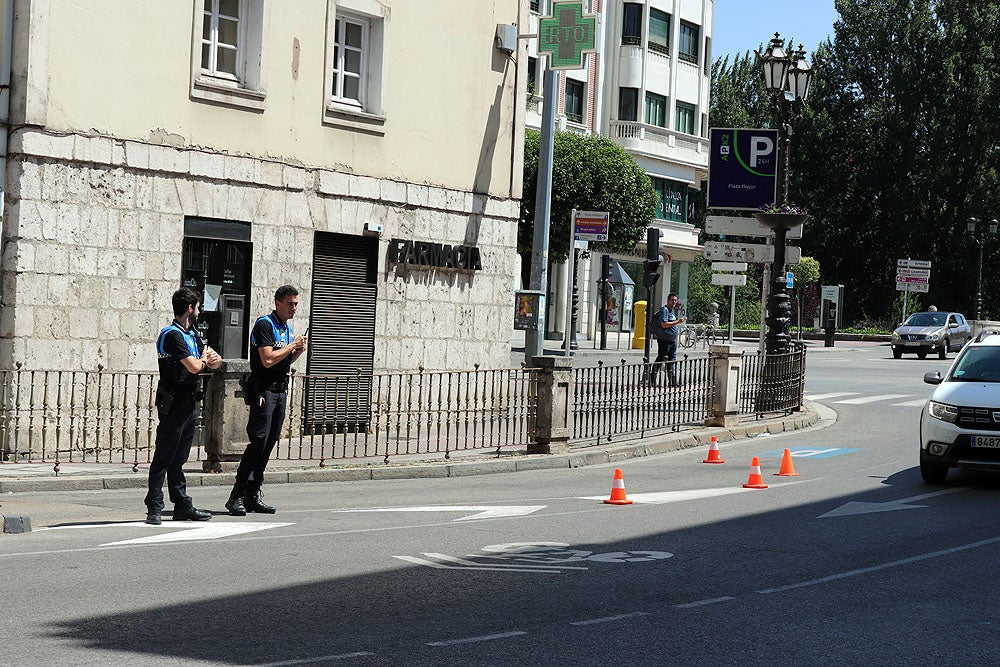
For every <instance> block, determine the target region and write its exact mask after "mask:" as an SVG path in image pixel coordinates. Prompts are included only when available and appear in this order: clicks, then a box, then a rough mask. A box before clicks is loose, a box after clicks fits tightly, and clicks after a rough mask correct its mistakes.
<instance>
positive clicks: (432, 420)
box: [273, 366, 538, 463]
mask: <svg viewBox="0 0 1000 667" xmlns="http://www.w3.org/2000/svg"><path fill="white" fill-rule="evenodd" d="M537 395H538V390H537V378H536V376H535V371H533V370H532V369H500V370H479V368H478V366H477V367H476V370H473V371H444V372H427V371H423V370H420V371H419V372H416V373H392V374H384V375H370V376H363V375H355V376H331V375H300V374H293V375H292V377H291V380H290V383H289V389H288V408H287V416H286V419H285V427H284V438H283V440H282V441H281V442H279V443H278V446H277V447H276V449H275V453H274V456H273V458H277V459H288V460H318V461H320V462H321V463H322V462H323V461H326V460H329V459H351V458H363V457H372V456H381V457H382V458H383V460H384V461H385V462H388V461H389V460H390V457H392V456H400V455H404V454H431V453H443V454H444V456H445V458H449V457H450V453H451V452H454V451H458V450H468V449H486V448H492V449H495V450H497V452H498V453H499V451H500V450H501V449H502V448H504V447H512V446H520V445H527V443H528V441H529V440H530V438H531V435H532V433H533V430H534V424H535V416H536V410H537V404H538V402H537V401H538V396H537Z"/></svg>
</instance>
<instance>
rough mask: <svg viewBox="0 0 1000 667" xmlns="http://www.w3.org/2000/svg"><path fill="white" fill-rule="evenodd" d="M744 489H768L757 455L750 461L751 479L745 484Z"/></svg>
mask: <svg viewBox="0 0 1000 667" xmlns="http://www.w3.org/2000/svg"><path fill="white" fill-rule="evenodd" d="M743 488H744V489H766V488H767V484H765V483H764V478H763V477H762V476H761V474H760V459H759V458H757V457H756V456H755V457H753V460H751V461H750V479H748V480H747V483H746V484H744V485H743Z"/></svg>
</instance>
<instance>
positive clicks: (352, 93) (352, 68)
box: [332, 17, 371, 108]
mask: <svg viewBox="0 0 1000 667" xmlns="http://www.w3.org/2000/svg"><path fill="white" fill-rule="evenodd" d="M370 31H371V24H370V23H369V21H367V20H365V19H358V18H353V17H350V18H349V17H344V18H338V19H336V20H335V21H334V29H333V32H334V42H333V91H332V94H333V99H334V100H335V101H337V102H342V103H346V104H352V105H357V106H358V107H360V108H364V106H365V97H364V95H365V89H364V86H363V85H362V84H363V82H364V80H365V78H366V76H367V73H366V60H367V44H368V34H369V32H370Z"/></svg>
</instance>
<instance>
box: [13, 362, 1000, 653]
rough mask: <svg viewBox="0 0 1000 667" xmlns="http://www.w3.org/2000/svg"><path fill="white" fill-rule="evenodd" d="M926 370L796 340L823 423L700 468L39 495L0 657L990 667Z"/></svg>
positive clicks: (976, 500)
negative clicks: (266, 512)
mask: <svg viewBox="0 0 1000 667" xmlns="http://www.w3.org/2000/svg"><path fill="white" fill-rule="evenodd" d="M947 363H949V362H943V361H937V360H930V359H928V360H923V361H918V360H916V359H914V358H910V357H907V358H904V359H902V360H898V361H897V360H893V359H892V358H891V354H890V353H889V350H888V348H887V347H873V348H871V349H870V350H862V351H850V352H848V351H844V352H826V353H821V354H816V355H811V356H810V358H809V362H808V379H807V392H806V393H807V396H814V397H816V400H817V402H818V403H819V404H821V405H822V406H824V407H822V408H821V409H822V410H823V414H824V416H825V417H826V418H827V419H826V420H825V421H824V423H823V424H822V425H821V426H820V427H818V428H812V429H807V430H803V431H801V432H795V433H789V434H785V435H781V436H764V437H759V438H755V439H752V440H743V441H734V442H731V443H723V444H722V446H721V449H722V456H723V458H724V459H725V460H726V463H725V464H724V465H717V466H716V465H705V464H703V463H702V462H701V461H702V459H704V458H705V457H706V455H707V452H706V451H701V450H685V451H680V452H674V453H671V454H666V455H662V456H657V457H650V458H643V459H633V460H628V461H622V462H621V463H619V464H616V465H606V466H593V467H587V468H578V469H569V470H544V471H534V472H522V473H517V474H503V475H489V476H479V477H468V478H461V477H458V478H446V479H414V480H394V481H377V482H375V481H369V482H357V483H336V484H288V485H280V486H274V487H272V488H269V489H268V490H267V501H268V502H271V503H273V504H275V505H277V506H278V507H279V508H280V511H279V513H278V514H276V515H273V516H262V515H255V516H251V517H247V518H235V517H227V516H216V517H214V518H213V520H212V521H210V522H208V523H206V524H192V523H184V524H179V525H173V524H172V522H169V521H167V522H165V523H164V525H163V526H161V527H151V526H145V525H143V524H138V523H135V521H136V520H137V518H139V516H138V513H137V511H136V508H137V507H138V506H139V505H140V504H141V494H140V493H137V492H136V491H104V492H86V493H84V492H77V493H61V494H46V495H45V497H44V498H41V497H40V498H37V499H35V500H36V502H39V503H62V504H73V505H75V506H77V509H78V511H79V514H80V515H81V516H83V515H89V517H90V518H89V519H88V520H87V521H85V522H82V523H79V524H76V523H73V524H68V525H62V526H52V527H45V529H39V528H36V530H34V531H33V532H31V533H27V534H23V535H16V536H9V535H8V536H3V537H0V581H2V584H0V614H2V617H3V619H4V621H3V623H2V624H0V665H6V664H10V665H43V664H44V665H70V664H72V665H191V664H201V665H525V664H537V665H601V666H607V665H829V664H837V665H872V664H876V665H994V664H996V663H997V660H998V658H997V656H998V655H1000V635H998V632H997V629H998V628H997V625H998V624H1000V619H998V611H1000V595H998V590H997V589H998V585H997V583H996V577H995V576H993V574H992V569H991V564H992V563H994V562H996V561H997V559H998V557H1000V529H998V527H997V521H996V511H995V503H996V501H997V499H998V495H997V493H998V489H1000V485H998V481H997V480H996V479H994V478H992V477H989V476H985V475H979V476H975V475H971V474H968V473H957V472H953V473H952V476H951V477H950V479H949V483H948V484H946V485H941V486H936V485H927V484H924V483H922V482H921V480H920V476H919V472H918V471H917V468H916V465H917V449H916V447H917V418H918V415H919V410H920V407H919V405H918V403H919V402H922V400H923V399H925V398H926V396H927V395H928V394H929V390H930V387H929V386H928V385H925V384H923V382H922V381H921V378H922V375H923V373H924V372H925V371H927V370H934V369H939V368H943V367H944V366H945V365H946V364H947ZM834 418H835V421H833V420H834ZM784 448H790V449H791V450H793V452H794V453H795V456H794V457H793V462H794V464H795V469H796V471H797V472H798V473H799V476H798V477H778V476H775V474H774V473H775V472H777V471H778V467H779V463H780V460H781V453H782V451H783V449H784ZM752 456H759V457H760V458H761V462H762V467H763V470H762V472H763V477H764V479H765V481H766V482H767V483H768V484H769V485H770V486H769V488H768V489H763V490H746V489H744V488H743V487H742V484H743V483H744V482H745V481H747V477H748V474H749V472H750V467H749V466H750V458H751V457H752ZM616 466H617V467H620V468H622V470H623V471H624V478H625V483H626V490H627V495H628V496H629V497H630V498H631V499H633V500H634V503H633V504H632V505H628V506H612V505H607V504H604V503H603V502H602V500H603V499H604V498H607V497H608V495H609V492H610V486H611V478H612V471H613V469H614V467H616ZM226 491H227V489H225V488H222V487H220V488H218V489H215V488H210V487H206V488H200V489H198V493H199V496H198V497H196V501H197V502H198V504H199V505H201V506H208V507H212V508H220V509H221V507H222V504H223V502H224V501H225V495H226ZM484 513H485V514H484ZM95 522H105V523H95ZM249 529H254V530H253V532H244V533H236V532H235V531H239V530H249Z"/></svg>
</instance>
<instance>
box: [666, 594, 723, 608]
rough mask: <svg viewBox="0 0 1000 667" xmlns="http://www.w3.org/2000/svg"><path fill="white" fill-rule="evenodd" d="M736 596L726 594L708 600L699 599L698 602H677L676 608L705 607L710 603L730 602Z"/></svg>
mask: <svg viewBox="0 0 1000 667" xmlns="http://www.w3.org/2000/svg"><path fill="white" fill-rule="evenodd" d="M735 599H736V598H734V597H732V596H729V595H725V596H723V597H721V598H710V599H708V600H698V601H697V602H685V603H683V604H675V605H674V609H691V608H692V607H704V606H706V605H710V604H716V603H719V602H728V601H729V600H735Z"/></svg>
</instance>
